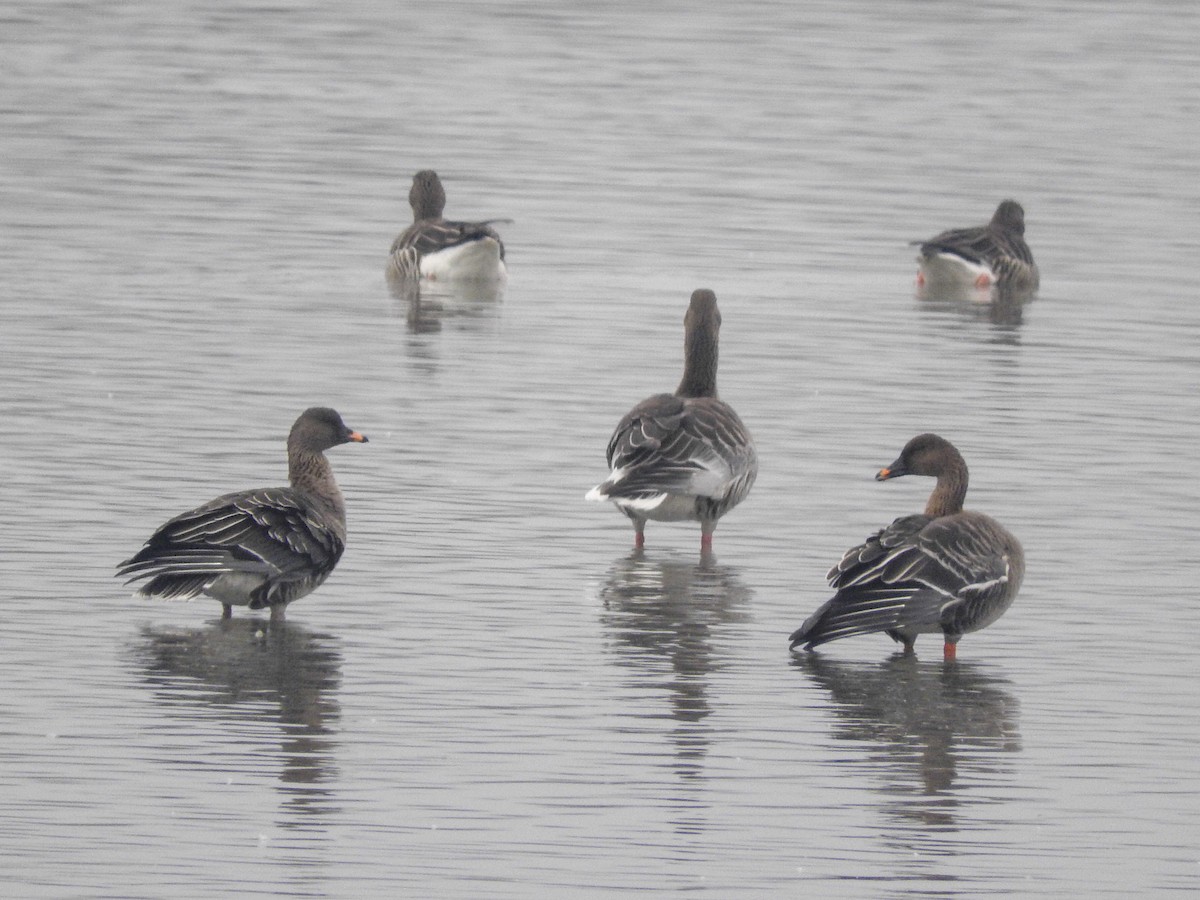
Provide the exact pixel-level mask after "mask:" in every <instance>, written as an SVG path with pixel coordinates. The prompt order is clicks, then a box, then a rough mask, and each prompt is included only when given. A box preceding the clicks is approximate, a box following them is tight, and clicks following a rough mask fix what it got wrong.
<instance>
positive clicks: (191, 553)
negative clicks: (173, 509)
mask: <svg viewBox="0 0 1200 900" xmlns="http://www.w3.org/2000/svg"><path fill="white" fill-rule="evenodd" d="M366 440H367V439H366V437H365V436H363V435H361V434H359V433H358V432H357V431H351V430H350V429H349V428H347V427H346V425H345V423H344V422H343V421H342V417H341V416H340V415H338V414H337V412H335V411H334V410H332V409H328V408H324V407H312V408H311V409H308V410H305V412H304V413H303V414H302V415H301V416H300V417H299V418H298V419H297V420H296V422H295V424H294V425H293V426H292V430H291V433H290V434H289V435H288V442H287V447H288V481H289V482H290V485H289V486H288V487H275V488H261V489H259V490H249V491H238V492H236V493H232V494H225V495H223V496H221V497H218V498H216V499H215V500H212V501H210V502H209V503H205V504H204V505H203V506H199V507H197V508H196V509H193V510H190V511H189V512H186V513H183V514H182V515H179V516H176V517H175V518H173V519H171V520H170V521H169V522H167V523H166V524H165V525H163V526H162V527H161V528H159V529H158V530H157V531H156V532H154V534H153V535H151V537H150V539H149V540H148V541H147V542H146V546H144V547H143V548H142V549H141V550H140V551H139V552H138V553H137V554H136V555H135V556H133V557H131V558H130V559H127V560H125V562H123V563H121V565H120V566H119V567H118V571H117V574H118V575H120V576H127V577H128V580H129V581H136V580H139V579H143V578H148V579H149V581H148V582H147V583H146V584H145V585H143V586H142V587H141V588H140V589H139V590H138V593H139V594H142V595H143V596H147V597H183V598H191V597H195V596H198V595H200V594H206V595H208V596H210V597H213V598H215V599H217V600H219V601H220V602H221V604H222V606H223V607H224V615H225V616H226V618H228V617H229V616H230V615H231V614H232V607H233V606H235V605H237V606H249V607H250V608H251V609H263V608H265V607H269V608H270V610H271V618H272V619H280V618H282V617H283V614H284V613H283V611H284V608H285V607H286V606H287V604H289V603H291V602H292V601H293V600H297V599H299V598H300V597H303V596H304V595H305V594H308V593H310V592H311V591H313V590H314V589H316V588H317V587H318V586H319V585H320V584H321V582H323V581H324V580H325V579H326V578H327V577H328V576H329V573H330V572H332V571H333V567H334V566H335V565H337V561H338V559H339V558H341V555H342V550H343V549H344V548H345V545H346V504H345V501H344V500H343V498H342V493H341V491H340V490H338V486H337V482H336V481H335V480H334V477H333V470H332V468H331V467H330V465H329V461H328V460H327V459H326V458H325V453H324V451H325V450H327V449H329V448H330V447H334V446H337V445H338V444H344V443H347V442H350V441H354V442H358V443H365V442H366Z"/></svg>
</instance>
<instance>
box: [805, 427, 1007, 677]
mask: <svg viewBox="0 0 1200 900" xmlns="http://www.w3.org/2000/svg"><path fill="white" fill-rule="evenodd" d="M901 475H932V476H934V477H935V478H937V485H936V486H935V487H934V489H933V493H932V494H930V496H929V503H928V504H927V505H926V507H925V513H924V515H919V516H903V517H901V518H899V519H897V520H896V521H894V522H893V523H892V524H891V525H889V526H888V527H887V528H884V529H883V530H882V531H879V532H877V533H876V534H873V535H872V536H871V537H869V538H867V540H866V541H864V542H863V543H862V544H860V545H859V546H857V547H854V548H853V549H851V550H848V551H846V554H845V555H844V556H843V557H842V561H841V562H839V563H838V564H837V565H836V566H834V567H833V568H832V569H830V570H829V575H828V576H827V577H828V579H829V585H830V587H833V588H836V589H837V594H835V595H834V597H833V599H832V600H829V601H827V602H826V603H825V604H824V605H822V606H821V608H820V609H818V610H817V611H816V612H815V613H813V614H812V615H811V616H809V617H808V619H807V620H806V621H805V623H804V624H803V625H801V626H800V627H799V628H798V629H797V630H796V631H795V632H794V633H793V634H792V636H791V646H792V648H795V647H796V646H797V645H800V644H803V645H804V649H806V650H811V649H812V648H813V647H816V646H817V645H818V644H824V643H825V642H826V641H833V640H837V639H838V638H844V637H850V636H852V635H856V634H869V633H871V632H878V631H883V632H886V633H887V634H888V635H890V636H891V637H892V638H893V639H894V640H897V641H899V642H900V643H902V644H903V645H904V649H905V651H906V652H911V651H912V649H913V643H914V642H915V641H916V639H917V635H919V634H926V633H935V632H938V631H940V632H942V633H943V634H944V635H945V637H946V644H945V657H946V659H953V658H954V653H955V645H956V644H957V643H958V639H959V638H960V637H962V636H963V635H964V634H966V633H967V632H969V631H978V630H979V629H980V628H983V627H985V626H987V625H990V624H991V623H992V622H995V621H996V620H997V619H998V618H1000V616H1001V615H1003V614H1004V611H1005V610H1006V609H1008V607H1009V606H1010V605H1011V604H1012V602H1013V598H1014V597H1016V595H1017V590H1018V589H1019V588H1020V587H1021V578H1022V577H1023V576H1024V574H1025V554H1024V553H1023V552H1022V550H1021V545H1020V543H1018V542H1017V539H1016V538H1015V537H1013V536H1012V535H1011V534H1010V533H1009V532H1008V531H1007V530H1005V528H1004V527H1003V526H1001V525H1000V523H999V522H997V521H996V520H995V519H993V518H991V517H990V516H985V515H984V514H983V513H977V512H967V511H964V510H963V499H964V498H965V497H966V495H967V464H966V462H964V461H963V458H962V455H961V454H960V453H959V452H958V450H956V449H955V448H954V445H953V444H951V443H950V442H949V441H947V440H946V439H945V438H941V437H938V436H937V435H936V434H922V435H918V436H917V437H915V438H913V439H912V440H911V441H909V442H908V444H907V445H905V447H904V450H903V452H901V454H900V458H899V459H897V460H896V461H895V462H894V463H892V464H891V465H890V466H888V467H887V468H886V469H881V470H880V471H879V474H878V475H876V476H875V480H876V481H886V480H887V479H889V478H899V477H900V476H901Z"/></svg>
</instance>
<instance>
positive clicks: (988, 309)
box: [916, 287, 1034, 343]
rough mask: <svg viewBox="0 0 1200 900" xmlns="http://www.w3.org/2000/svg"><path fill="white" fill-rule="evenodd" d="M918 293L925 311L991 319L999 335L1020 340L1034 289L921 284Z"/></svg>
mask: <svg viewBox="0 0 1200 900" xmlns="http://www.w3.org/2000/svg"><path fill="white" fill-rule="evenodd" d="M916 296H917V300H919V301H920V308H921V309H922V310H923V311H925V312H929V313H934V314H938V315H941V316H948V315H953V316H954V317H955V318H957V319H966V320H970V321H976V322H987V323H989V324H990V325H992V326H993V327H994V329H995V332H996V334H997V335H999V336H1005V337H1006V338H1007V339H1008V341H1009V342H1011V343H1016V342H1017V337H1018V331H1019V329H1020V326H1021V320H1022V318H1023V317H1024V315H1025V304H1026V303H1028V302H1029V301H1030V300H1032V299H1033V296H1034V292H1033V291H1030V290H1018V289H1013V288H997V287H991V288H963V289H961V290H955V289H953V288H929V287H924V288H920V287H919V288H917V293H916Z"/></svg>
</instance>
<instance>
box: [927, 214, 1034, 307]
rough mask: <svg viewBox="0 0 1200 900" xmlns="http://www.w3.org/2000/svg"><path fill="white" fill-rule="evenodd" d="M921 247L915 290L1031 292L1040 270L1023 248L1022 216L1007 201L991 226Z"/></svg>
mask: <svg viewBox="0 0 1200 900" xmlns="http://www.w3.org/2000/svg"><path fill="white" fill-rule="evenodd" d="M913 243H914V244H920V245H921V252H920V255H918V256H917V265H918V269H917V284H918V285H920V286H923V287H924V286H929V287H959V286H974V287H977V288H984V287H991V286H992V285H995V286H997V287H999V288H1004V289H1009V290H1014V291H1032V290H1035V289H1036V288H1037V286H1038V280H1039V276H1038V268H1037V264H1036V263H1035V262H1034V261H1033V254H1032V253H1031V252H1030V250H1029V245H1028V244H1026V243H1025V210H1024V209H1022V208H1021V204H1020V203H1017V202H1016V201H1015V200H1005V201H1003V202H1002V203H1001V204H1000V205H999V206H998V207H996V213H995V215H993V216H992V221H990V222H988V223H987V224H986V225H981V226H979V227H978V228H957V229H953V230H951V231H943V232H942V233H941V234H939V235H937V237H932V238H930V239H929V240H927V241H914V242H913Z"/></svg>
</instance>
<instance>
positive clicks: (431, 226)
mask: <svg viewBox="0 0 1200 900" xmlns="http://www.w3.org/2000/svg"><path fill="white" fill-rule="evenodd" d="M408 202H409V205H411V206H412V211H413V223H412V224H411V225H410V226H408V228H406V229H405V230H404V231H403V232H401V233H400V236H399V237H397V238H396V240H395V241H393V242H392V249H391V255H390V268H391V271H392V273H393V274H395V275H398V276H400V277H401V278H426V279H429V280H431V281H436V280H454V279H461V280H475V281H479V280H497V279H501V278H504V277H505V276H506V275H507V274H508V270H507V268H506V267H505V264H504V243H503V241H501V240H500V235H499V234H498V233H497V232H496V229H494V228H492V223H493V222H500V221H507V220H504V219H490V220H488V221H486V222H454V221H450V220H448V219H444V218H442V211H443V210H444V209H445V208H446V190H445V188H443V187H442V182H441V179H440V178H438V175H437V172H434V171H433V170H431V169H425V170H423V171H420V172H418V173H417V174H416V175H414V176H413V183H412V188H411V189H410V190H409V192H408Z"/></svg>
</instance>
